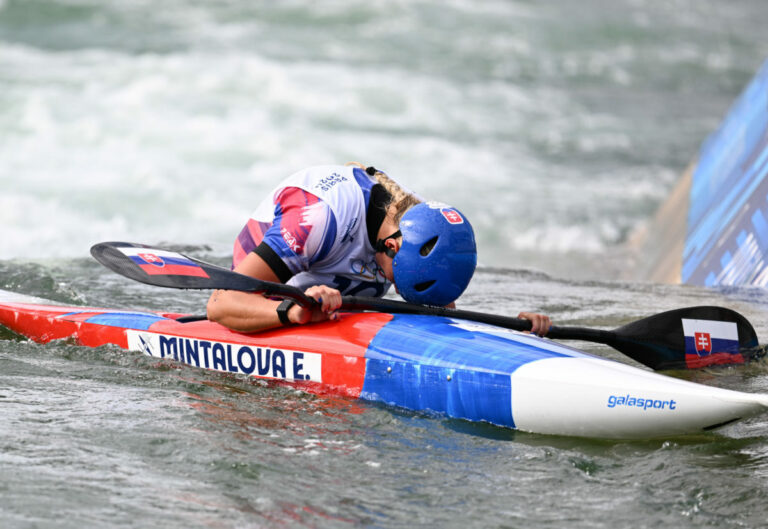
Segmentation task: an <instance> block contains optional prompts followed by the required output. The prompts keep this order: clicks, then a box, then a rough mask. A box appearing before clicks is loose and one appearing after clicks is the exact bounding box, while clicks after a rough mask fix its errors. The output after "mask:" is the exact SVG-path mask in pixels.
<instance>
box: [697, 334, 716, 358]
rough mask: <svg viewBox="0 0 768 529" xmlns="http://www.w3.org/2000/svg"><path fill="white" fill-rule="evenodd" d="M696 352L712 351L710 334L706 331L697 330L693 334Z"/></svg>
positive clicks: (707, 352)
mask: <svg viewBox="0 0 768 529" xmlns="http://www.w3.org/2000/svg"><path fill="white" fill-rule="evenodd" d="M693 338H694V343H695V345H696V352H697V353H698V354H699V355H701V354H702V353H705V354H709V353H711V352H712V336H711V335H710V334H709V333H708V332H697V333H694V335H693Z"/></svg>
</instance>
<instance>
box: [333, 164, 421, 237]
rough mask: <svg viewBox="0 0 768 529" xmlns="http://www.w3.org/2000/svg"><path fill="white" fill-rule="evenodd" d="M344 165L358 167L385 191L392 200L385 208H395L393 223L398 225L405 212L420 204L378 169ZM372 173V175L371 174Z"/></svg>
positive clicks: (360, 165) (361, 165)
mask: <svg viewBox="0 0 768 529" xmlns="http://www.w3.org/2000/svg"><path fill="white" fill-rule="evenodd" d="M345 165H354V166H355V167H359V168H360V169H362V170H364V171H365V172H366V173H367V174H368V175H370V176H373V177H374V178H375V179H376V181H377V182H378V183H379V184H381V185H382V187H384V189H386V191H387V193H389V194H390V196H391V197H392V199H391V200H390V201H389V203H388V204H387V205H386V207H387V208H389V206H391V205H394V206H395V219H394V220H395V223H396V224H400V219H401V218H402V217H403V215H404V214H405V212H406V211H408V210H409V209H411V208H412V207H413V206H415V205H416V204H420V203H421V200H419V199H418V198H416V196H415V195H414V194H413V193H409V192H408V191H406V190H405V189H403V188H402V187H400V184H398V183H397V182H395V181H394V180H392V179H391V178H390V177H388V176H387V175H386V174H384V173H382V172H381V171H379V170H378V169H376V168H374V167H366V166H365V165H363V164H361V163H360V162H347V163H346V164H345ZM371 173H373V174H371Z"/></svg>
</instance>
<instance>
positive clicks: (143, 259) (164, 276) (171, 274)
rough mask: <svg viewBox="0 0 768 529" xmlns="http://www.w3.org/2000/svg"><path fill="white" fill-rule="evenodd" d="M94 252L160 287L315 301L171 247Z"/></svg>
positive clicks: (98, 248)
mask: <svg viewBox="0 0 768 529" xmlns="http://www.w3.org/2000/svg"><path fill="white" fill-rule="evenodd" d="M91 255H92V256H93V257H94V259H96V260H97V261H98V262H100V263H101V264H103V265H104V266H106V267H107V268H109V269H110V270H112V271H113V272H117V273H118V274H120V275H122V276H125V277H127V278H129V279H133V280H134V281H139V282H141V283H146V284H148V285H153V286H157V287H169V288H184V289H194V290H209V289H210V290H215V289H226V290H242V291H244V292H258V293H261V294H264V295H267V296H275V297H281V298H290V299H294V300H296V301H297V302H298V303H299V304H300V305H302V306H309V305H311V304H312V303H314V300H312V299H311V298H308V297H307V296H305V295H304V293H303V292H301V291H300V290H299V289H297V288H295V287H292V286H289V285H283V284H280V283H271V282H269V281H261V280H259V279H256V278H253V277H249V276H246V275H243V274H238V273H235V272H232V271H230V270H227V269H226V268H221V267H219V266H216V265H212V264H208V263H205V262H203V261H199V260H197V259H194V258H192V257H189V256H186V255H183V254H180V253H178V252H174V251H172V250H166V249H162V248H154V247H151V246H147V245H144V244H136V243H131V242H102V243H99V244H96V245H94V246H93V247H91Z"/></svg>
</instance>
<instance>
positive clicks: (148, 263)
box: [118, 246, 210, 277]
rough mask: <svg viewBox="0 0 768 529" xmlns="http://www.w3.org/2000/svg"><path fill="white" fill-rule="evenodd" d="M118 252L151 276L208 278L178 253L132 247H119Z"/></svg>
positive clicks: (201, 270)
mask: <svg viewBox="0 0 768 529" xmlns="http://www.w3.org/2000/svg"><path fill="white" fill-rule="evenodd" d="M118 250H120V251H121V252H123V253H124V254H125V255H127V256H128V257H130V258H131V261H133V262H134V264H136V266H138V267H139V268H141V269H142V270H144V272H146V273H147V274H148V275H151V276H156V275H174V276H196V277H210V276H208V274H207V273H206V272H205V270H203V269H202V268H201V267H200V266H198V265H197V263H195V262H194V261H192V260H191V259H189V258H188V257H186V256H184V255H181V254H180V253H176V252H170V251H168V250H159V249H155V248H136V247H133V246H120V247H118Z"/></svg>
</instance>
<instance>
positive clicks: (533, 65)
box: [0, 0, 768, 276]
mask: <svg viewBox="0 0 768 529" xmlns="http://www.w3.org/2000/svg"><path fill="white" fill-rule="evenodd" d="M678 8H679V9H678ZM763 11H764V10H763V9H762V4H761V3H759V2H738V3H736V4H733V5H731V4H729V6H727V7H726V6H720V4H718V3H716V2H709V3H707V5H706V6H703V4H701V3H700V2H693V1H680V2H677V3H676V8H675V9H673V8H672V7H671V6H655V5H651V4H649V5H646V4H645V3H644V2H640V1H625V2H622V3H619V4H613V3H611V4H610V5H607V6H605V5H602V4H601V3H600V2H597V3H595V5H593V6H583V8H582V7H578V8H577V7H576V6H571V5H570V4H569V3H565V2H554V1H552V2H544V3H537V4H524V3H518V2H501V1H492V2H482V3H480V4H477V3H474V2H462V1H452V2H448V3H443V2H432V1H422V2H403V3H390V2H332V3H328V2H323V3H322V5H320V4H318V5H313V4H311V3H308V4H305V3H303V2H298V1H297V2H281V3H279V4H272V3H260V2H257V3H250V2H239V1H230V2H221V3H215V4H212V3H209V2H188V1H184V2H182V1H170V2H163V5H162V8H160V7H159V6H155V4H153V3H151V2H143V1H141V2H139V1H134V2H124V1H116V0H115V1H109V2H104V1H101V0H99V1H96V0H66V1H65V0H59V1H53V0H34V1H31V0H29V1H22V0H5V1H4V2H2V3H0V190H1V192H0V226H1V228H0V239H1V243H0V259H10V258H24V259H29V258H36V259H37V258H52V257H80V256H84V255H87V253H88V248H89V247H90V245H91V244H93V243H95V242H98V241H101V240H131V241H138V242H150V243H157V242H173V243H180V244H195V245H200V244H205V245H209V246H211V247H212V248H213V249H214V252H215V253H217V254H220V255H225V254H226V253H227V252H229V249H230V246H231V242H232V240H233V238H234V235H235V234H236V233H237V232H238V231H239V229H240V227H241V225H242V223H243V222H244V220H245V218H246V216H247V215H248V213H249V212H250V211H251V209H252V208H253V207H254V205H255V204H256V203H257V201H258V200H259V199H260V198H261V196H262V195H263V194H264V192H265V191H266V190H267V189H269V188H270V187H271V186H272V185H273V184H274V183H275V182H276V181H278V180H279V179H281V178H282V177H284V176H286V175H288V174H290V173H291V172H293V171H295V170H297V169H299V168H301V167H303V166H306V165H312V164H317V163H334V162H346V161H349V160H359V161H362V162H364V163H368V164H373V165H376V166H377V167H380V168H382V169H384V170H386V171H388V172H389V173H390V174H392V175H393V176H395V177H396V178H398V179H399V180H401V181H403V183H405V184H406V185H408V186H409V187H411V188H413V189H415V190H417V191H418V192H419V193H420V194H422V195H424V196H427V197H429V198H433V199H439V200H443V201H446V202H449V203H453V204H455V205H457V206H458V207H459V208H461V209H463V210H464V211H465V212H466V214H467V215H468V216H469V217H470V219H471V221H472V222H473V224H474V226H475V229H476V231H477V232H478V238H479V243H480V260H481V263H483V264H486V265H493V266H517V267H525V268H534V269H542V270H545V271H556V272H557V273H559V274H563V275H581V276H585V275H586V276H590V275H591V274H597V273H599V271H600V266H598V265H595V268H594V269H592V270H591V271H590V267H591V266H592V265H590V264H589V263H590V261H591V260H595V259H596V258H597V257H598V256H600V255H602V254H604V253H605V251H606V250H611V249H613V248H616V247H617V246H620V245H621V243H622V242H623V241H624V240H625V239H626V237H627V236H628V234H629V233H630V232H631V231H632V230H633V229H635V228H636V227H638V226H639V225H641V224H642V223H643V222H644V221H645V220H646V219H647V218H648V216H649V215H650V214H651V213H652V212H653V211H654V209H655V207H656V206H657V204H658V203H659V202H660V201H661V200H663V198H664V197H665V196H666V193H667V191H668V190H669V189H670V187H671V186H672V185H673V183H674V181H675V179H676V178H677V176H678V175H679V174H680V173H681V172H682V170H683V169H684V167H685V165H686V164H687V162H688V160H690V159H691V158H692V157H693V156H694V155H695V152H696V149H697V147H698V145H699V143H700V142H701V141H702V140H703V139H704V137H705V135H706V134H707V133H708V132H710V131H711V130H713V129H714V128H715V127H716V125H717V123H718V122H719V120H720V118H721V116H722V115H723V114H724V113H725V111H726V109H727V107H728V105H729V104H730V102H731V101H732V99H733V98H734V97H735V96H736V95H737V94H738V93H739V92H740V90H741V88H742V87H743V85H744V84H745V83H746V82H747V81H748V80H749V78H750V77H751V76H752V74H753V73H754V71H755V70H756V69H757V67H758V66H759V65H760V63H761V62H762V59H763V58H764V56H766V55H768V44H767V43H766V38H765V37H764V31H763V30H764V28H762V29H761V26H760V25H759V17H760V16H762V15H763ZM565 260H575V261H574V262H577V263H578V267H579V269H575V267H569V266H568V265H564V264H562V263H563V261H565ZM558 263H559V264H558ZM584 267H586V270H585V269H583V268H584Z"/></svg>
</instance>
